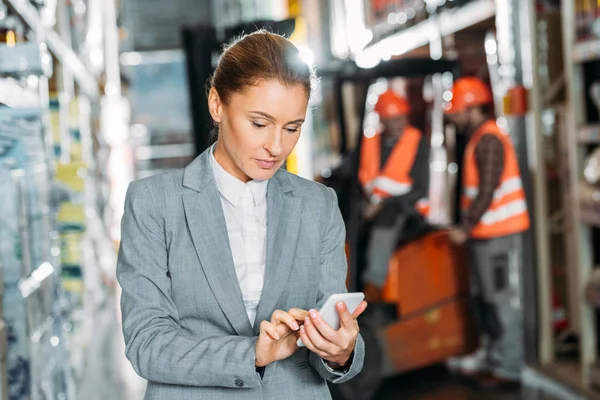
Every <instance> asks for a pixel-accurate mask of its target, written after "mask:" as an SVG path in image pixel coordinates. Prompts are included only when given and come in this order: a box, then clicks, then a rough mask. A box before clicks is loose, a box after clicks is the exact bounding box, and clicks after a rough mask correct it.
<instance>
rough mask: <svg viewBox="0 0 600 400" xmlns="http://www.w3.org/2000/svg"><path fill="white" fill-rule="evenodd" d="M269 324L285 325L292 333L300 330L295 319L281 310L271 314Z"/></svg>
mask: <svg viewBox="0 0 600 400" xmlns="http://www.w3.org/2000/svg"><path fill="white" fill-rule="evenodd" d="M271 323H281V324H285V325H287V326H288V327H289V328H290V329H291V330H293V331H297V330H298V329H300V325H298V322H297V321H296V318H294V317H293V316H292V315H291V314H289V313H286V312H285V311H281V310H275V312H273V316H272V317H271Z"/></svg>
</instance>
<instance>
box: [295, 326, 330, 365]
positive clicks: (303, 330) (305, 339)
mask: <svg viewBox="0 0 600 400" xmlns="http://www.w3.org/2000/svg"><path fill="white" fill-rule="evenodd" d="M300 338H301V339H302V342H303V343H304V346H306V348H307V349H308V350H310V351H312V352H313V353H315V354H316V355H317V356H319V357H321V358H325V357H327V356H328V355H327V354H325V353H324V352H322V351H321V350H319V349H318V348H317V347H316V346H315V344H314V343H313V342H312V340H310V337H309V336H308V333H307V332H306V328H305V326H304V325H302V326H301V327H300Z"/></svg>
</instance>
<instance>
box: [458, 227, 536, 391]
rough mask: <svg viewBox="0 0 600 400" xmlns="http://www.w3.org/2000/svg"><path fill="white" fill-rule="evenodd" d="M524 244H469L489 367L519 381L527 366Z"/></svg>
mask: <svg viewBox="0 0 600 400" xmlns="http://www.w3.org/2000/svg"><path fill="white" fill-rule="evenodd" d="M522 243H523V242H522V235H521V234H516V235H510V236H503V237H498V238H493V239H488V240H472V241H471V242H470V243H469V256H470V267H471V295H472V296H473V304H474V310H475V314H476V315H475V316H476V320H477V322H478V325H479V327H480V330H481V331H482V336H484V338H485V341H484V347H485V350H486V353H487V363H488V365H487V367H488V369H489V371H490V372H492V373H493V374H494V375H496V376H499V377H502V378H506V379H515V380H516V379H519V378H520V375H521V370H522V368H523V366H524V362H525V360H524V336H523V335H524V321H523V301H522V299H523V294H522V287H523V286H522V276H523V267H522V260H523V258H522V253H523V251H522Z"/></svg>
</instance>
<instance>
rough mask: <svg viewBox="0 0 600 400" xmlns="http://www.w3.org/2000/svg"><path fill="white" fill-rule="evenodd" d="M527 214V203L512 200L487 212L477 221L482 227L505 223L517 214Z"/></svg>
mask: <svg viewBox="0 0 600 400" xmlns="http://www.w3.org/2000/svg"><path fill="white" fill-rule="evenodd" d="M526 212H527V202H526V201H525V200H523V199H521V200H514V201H511V202H510V203H507V204H504V205H502V206H500V207H498V208H496V209H494V210H488V211H486V213H485V214H483V217H481V220H480V221H479V222H480V223H481V224H482V225H494V224H497V223H498V222H502V221H505V220H507V219H509V218H512V217H515V216H517V215H519V214H523V213H526Z"/></svg>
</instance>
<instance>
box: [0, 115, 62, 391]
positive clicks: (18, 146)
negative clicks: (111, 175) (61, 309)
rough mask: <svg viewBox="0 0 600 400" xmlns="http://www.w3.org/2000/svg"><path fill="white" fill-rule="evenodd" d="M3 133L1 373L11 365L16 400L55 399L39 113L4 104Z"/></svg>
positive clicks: (51, 276) (51, 279) (46, 189)
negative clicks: (3, 328)
mask: <svg viewBox="0 0 600 400" xmlns="http://www.w3.org/2000/svg"><path fill="white" fill-rule="evenodd" d="M0 137H2V138H6V140H7V141H10V143H8V145H7V146H5V147H4V149H3V151H2V153H0V202H1V203H2V205H3V213H2V215H1V216H0V263H1V264H2V271H3V278H4V284H3V289H4V293H3V296H2V300H3V305H2V310H3V318H4V320H5V321H6V334H7V335H6V336H7V343H8V349H7V352H6V358H5V360H6V363H4V362H3V360H4V358H2V359H0V373H1V372H2V370H5V371H6V375H7V376H8V382H9V384H8V393H9V395H8V397H7V398H9V399H11V400H12V399H24V398H54V397H55V396H54V395H53V394H52V392H53V390H54V389H53V388H54V386H55V385H54V383H53V382H54V381H56V379H55V378H54V377H55V376H56V375H57V368H58V367H57V363H56V356H55V354H56V353H57V349H56V346H55V343H56V339H53V338H54V331H53V326H54V315H55V302H54V298H55V288H56V279H55V272H56V270H55V266H54V265H53V264H52V263H50V262H49V261H48V260H49V259H50V258H49V257H50V254H51V252H50V238H49V237H50V235H49V231H50V215H49V212H50V194H51V180H50V171H49V169H48V164H47V155H46V149H45V145H44V142H43V140H42V123H41V120H40V119H39V113H36V112H35V110H27V111H26V112H24V111H23V110H14V112H12V111H8V110H6V109H4V108H1V109H0ZM0 334H1V332H0ZM0 375H1V374H0ZM3 398H4V397H3Z"/></svg>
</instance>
